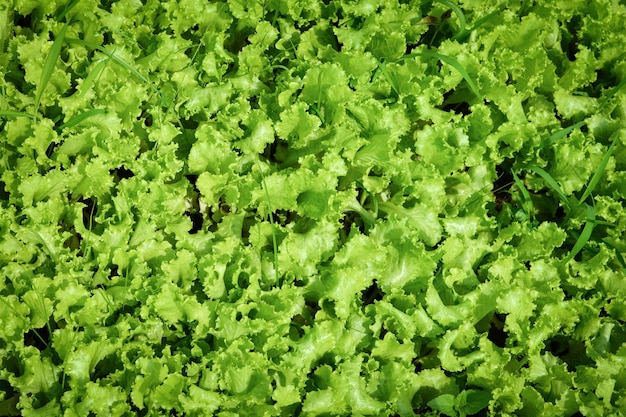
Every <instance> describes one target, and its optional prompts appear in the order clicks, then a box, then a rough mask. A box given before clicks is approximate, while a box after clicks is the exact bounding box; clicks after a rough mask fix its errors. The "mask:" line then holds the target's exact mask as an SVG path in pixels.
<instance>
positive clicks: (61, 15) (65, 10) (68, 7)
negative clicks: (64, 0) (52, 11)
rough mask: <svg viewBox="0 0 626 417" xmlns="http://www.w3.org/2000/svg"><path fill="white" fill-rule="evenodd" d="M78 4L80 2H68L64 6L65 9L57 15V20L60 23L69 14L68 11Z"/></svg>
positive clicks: (73, 0)
mask: <svg viewBox="0 0 626 417" xmlns="http://www.w3.org/2000/svg"><path fill="white" fill-rule="evenodd" d="M79 2H80V0H72V1H70V2H69V3H68V4H67V6H65V9H63V11H61V13H59V15H58V16H57V20H58V21H61V20H63V19H64V18H65V16H66V15H67V14H68V13H69V12H70V10H72V9H73V8H74V6H76V5H77V4H78V3H79Z"/></svg>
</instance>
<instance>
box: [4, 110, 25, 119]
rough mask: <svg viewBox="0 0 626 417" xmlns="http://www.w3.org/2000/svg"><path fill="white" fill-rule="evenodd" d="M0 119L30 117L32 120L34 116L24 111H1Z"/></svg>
mask: <svg viewBox="0 0 626 417" xmlns="http://www.w3.org/2000/svg"><path fill="white" fill-rule="evenodd" d="M0 117H11V118H12V117H28V118H32V117H33V115H32V114H30V113H26V112H23V111H14V110H0Z"/></svg>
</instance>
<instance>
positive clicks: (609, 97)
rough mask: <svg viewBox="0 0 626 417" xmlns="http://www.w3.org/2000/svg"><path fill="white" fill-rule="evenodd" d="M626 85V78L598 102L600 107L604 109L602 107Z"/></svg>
mask: <svg viewBox="0 0 626 417" xmlns="http://www.w3.org/2000/svg"><path fill="white" fill-rule="evenodd" d="M625 85H626V78H624V79H623V80H622V81H621V82H620V83H619V84H617V85H616V86H615V87H613V89H612V90H611V91H609V93H608V94H607V95H606V96H604V97H603V98H602V100H600V107H604V105H605V104H606V103H607V102H608V101H609V100H610V99H612V98H613V96H614V95H615V94H617V93H618V92H619V90H621V89H622V88H623V87H624V86H625Z"/></svg>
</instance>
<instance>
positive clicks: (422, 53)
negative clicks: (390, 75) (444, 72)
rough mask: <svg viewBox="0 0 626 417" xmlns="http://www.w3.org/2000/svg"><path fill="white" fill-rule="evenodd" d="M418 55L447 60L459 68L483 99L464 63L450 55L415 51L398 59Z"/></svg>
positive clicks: (452, 65)
mask: <svg viewBox="0 0 626 417" xmlns="http://www.w3.org/2000/svg"><path fill="white" fill-rule="evenodd" d="M418 56H424V57H433V58H437V59H439V60H440V61H442V62H445V63H446V64H448V65H450V66H451V67H452V68H454V69H455V70H457V71H458V72H459V73H460V74H461V76H462V77H463V79H464V80H465V82H466V83H467V85H469V88H470V89H471V90H472V92H473V93H474V94H475V95H476V97H478V98H479V99H480V100H482V96H481V95H480V91H478V87H477V86H476V84H475V83H474V80H472V77H470V75H469V73H468V72H467V71H466V70H465V68H464V67H463V65H461V63H460V62H459V61H457V60H456V59H454V58H452V57H449V56H447V55H443V54H439V53H437V52H413V53H412V54H408V55H405V56H403V57H402V58H400V59H399V60H398V61H401V60H405V59H409V58H415V57H418Z"/></svg>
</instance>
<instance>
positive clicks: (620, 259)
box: [602, 239, 626, 269]
mask: <svg viewBox="0 0 626 417" xmlns="http://www.w3.org/2000/svg"><path fill="white" fill-rule="evenodd" d="M602 242H604V244H605V245H606V246H607V247H608V248H609V249H613V251H614V252H615V257H616V258H617V261H618V262H619V263H620V264H621V265H622V268H624V269H626V261H624V257H623V256H622V254H621V253H620V251H619V249H618V248H617V247H615V245H613V244H612V243H609V242H607V240H606V239H603V240H602Z"/></svg>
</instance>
